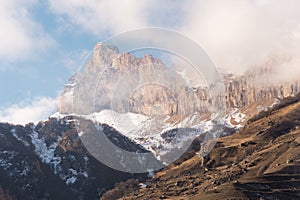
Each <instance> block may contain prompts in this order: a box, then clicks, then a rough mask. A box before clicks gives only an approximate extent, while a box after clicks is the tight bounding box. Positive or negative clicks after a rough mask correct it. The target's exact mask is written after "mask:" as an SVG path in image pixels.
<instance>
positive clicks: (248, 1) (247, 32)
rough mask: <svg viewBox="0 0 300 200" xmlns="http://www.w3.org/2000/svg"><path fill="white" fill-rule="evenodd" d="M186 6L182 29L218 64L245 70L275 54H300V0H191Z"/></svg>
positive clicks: (240, 71) (282, 55)
mask: <svg viewBox="0 0 300 200" xmlns="http://www.w3.org/2000/svg"><path fill="white" fill-rule="evenodd" d="M184 7H185V9H186V12H185V13H186V15H185V20H184V23H183V24H182V27H181V31H182V32H184V33H186V34H188V35H190V36H191V37H192V38H193V39H195V40H196V41H198V42H199V43H200V44H202V45H203V46H204V48H205V49H206V50H207V51H208V54H209V55H210V56H211V57H212V58H213V59H214V61H215V62H216V64H217V66H218V67H222V68H225V69H227V70H229V71H232V72H239V73H243V72H244V71H245V70H247V69H249V68H250V67H252V66H254V65H262V64H264V63H265V62H267V61H268V59H270V58H273V57H286V56H291V57H292V58H297V57H299V53H300V51H299V50H300V48H299V44H300V37H299V36H300V21H299V19H300V12H299V7H300V1H297V0H287V1H279V0H272V1H270V0H240V1H236V0H227V1H221V0H210V1H188V2H186V4H184ZM285 70H286V69H285ZM298 72H299V70H298Z"/></svg>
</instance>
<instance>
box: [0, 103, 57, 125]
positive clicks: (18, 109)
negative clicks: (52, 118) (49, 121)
mask: <svg viewBox="0 0 300 200" xmlns="http://www.w3.org/2000/svg"><path fill="white" fill-rule="evenodd" d="M55 108H56V100H55V99H52V98H49V97H37V98H35V99H34V100H33V101H32V102H30V103H26V102H21V103H20V104H18V105H11V106H9V107H7V108H2V109H1V108H0V122H9V123H13V124H22V125H25V124H27V123H29V122H34V123H36V122H38V121H40V120H41V119H45V118H47V117H48V116H49V115H50V114H51V113H53V112H54V111H55Z"/></svg>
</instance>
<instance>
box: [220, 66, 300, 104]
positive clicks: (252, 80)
mask: <svg viewBox="0 0 300 200" xmlns="http://www.w3.org/2000/svg"><path fill="white" fill-rule="evenodd" d="M273 75H274V72H273V70H272V67H271V66H268V67H263V68H258V69H256V70H253V71H251V72H248V73H246V74H245V75H243V76H239V77H235V76H233V75H226V76H225V78H224V80H225V84H226V94H227V96H226V98H227V99H226V102H227V107H228V108H245V107H247V106H249V105H251V104H252V103H254V102H258V101H261V100H263V99H283V98H285V97H288V96H294V95H295V94H297V93H299V92H300V80H299V81H289V80H287V81H286V82H282V81H277V80H274V79H273Z"/></svg>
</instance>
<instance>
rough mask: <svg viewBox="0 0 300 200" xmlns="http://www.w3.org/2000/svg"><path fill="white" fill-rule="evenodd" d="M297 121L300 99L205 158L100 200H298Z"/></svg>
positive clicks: (265, 115) (257, 120)
mask: <svg viewBox="0 0 300 200" xmlns="http://www.w3.org/2000/svg"><path fill="white" fill-rule="evenodd" d="M299 119H300V95H298V96H296V97H290V98H286V99H284V100H282V101H281V103H280V104H278V105H276V106H275V107H274V108H272V109H269V110H268V111H262V112H261V113H259V114H258V115H256V116H254V117H253V118H251V119H250V120H249V121H248V123H247V125H246V126H245V127H244V128H242V129H241V130H240V131H238V132H237V133H235V134H232V135H230V136H226V137H222V138H219V139H218V141H217V144H216V145H215V147H214V148H213V149H212V151H211V152H210V153H209V154H208V155H207V156H205V157H204V158H200V156H199V155H194V156H193V157H191V158H190V159H187V160H186V161H183V162H180V163H174V164H172V165H170V166H168V167H166V168H165V169H163V170H162V171H160V172H157V173H156V174H155V175H154V177H153V178H152V179H149V180H147V181H144V182H136V183H135V184H130V186H131V188H129V189H126V190H124V186H123V184H118V185H116V187H115V189H113V190H111V191H109V192H107V193H106V194H104V196H103V198H102V199H103V200H105V199H112V197H113V199H116V198H120V199H128V200H129V199H189V200H192V199H195V200H196V199H228V198H229V199H295V200H296V199H299V198H300V176H299V173H300V154H299V151H300V140H299V138H300V129H299V127H300V121H299ZM122 189H123V191H122ZM120 190H121V191H122V192H121V191H120ZM127 191H129V192H127ZM117 195H119V196H117ZM121 197H122V198H121Z"/></svg>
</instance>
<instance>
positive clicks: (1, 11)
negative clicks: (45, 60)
mask: <svg viewBox="0 0 300 200" xmlns="http://www.w3.org/2000/svg"><path fill="white" fill-rule="evenodd" d="M37 3H38V1H36V0H10V1H6V0H0V26H1V31H0V44H1V45H0V59H1V61H2V62H3V61H7V62H12V61H16V60H23V59H28V58H29V57H31V56H33V54H37V53H38V52H39V51H40V50H45V49H46V48H47V47H49V46H51V45H52V44H53V43H54V40H53V39H52V38H51V37H50V36H49V35H48V34H47V33H45V32H44V31H43V28H42V26H41V25H40V24H38V23H37V22H35V20H34V19H33V17H32V15H31V13H30V9H31V8H32V7H34V6H35V5H36V4H37ZM2 70H3V68H2Z"/></svg>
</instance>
